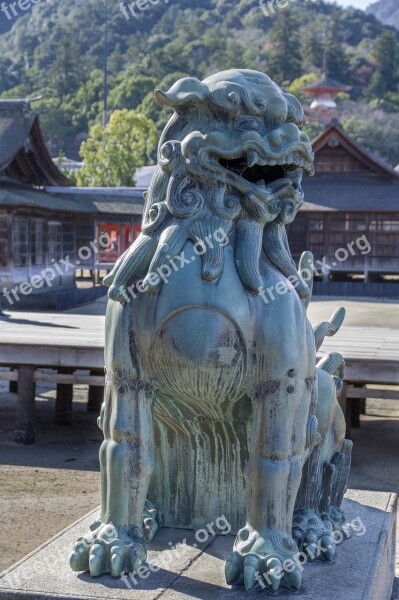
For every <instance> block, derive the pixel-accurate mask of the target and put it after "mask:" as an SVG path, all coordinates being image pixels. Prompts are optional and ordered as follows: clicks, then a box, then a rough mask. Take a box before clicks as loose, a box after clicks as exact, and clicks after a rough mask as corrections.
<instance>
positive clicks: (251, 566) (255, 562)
mask: <svg viewBox="0 0 399 600" xmlns="http://www.w3.org/2000/svg"><path fill="white" fill-rule="evenodd" d="M259 563H260V560H259V559H258V558H257V557H256V556H247V557H246V559H245V563H244V586H245V589H246V590H247V592H250V591H251V590H253V589H255V587H256V586H257V585H259V578H260V574H259Z"/></svg>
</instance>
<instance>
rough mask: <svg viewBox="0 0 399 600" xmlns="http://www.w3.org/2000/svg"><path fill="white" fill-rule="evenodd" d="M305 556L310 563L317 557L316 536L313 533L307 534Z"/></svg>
mask: <svg viewBox="0 0 399 600" xmlns="http://www.w3.org/2000/svg"><path fill="white" fill-rule="evenodd" d="M306 554H307V555H308V556H309V560H311V561H313V560H315V559H316V558H318V556H319V548H318V546H317V535H316V534H315V533H308V534H307V536H306Z"/></svg>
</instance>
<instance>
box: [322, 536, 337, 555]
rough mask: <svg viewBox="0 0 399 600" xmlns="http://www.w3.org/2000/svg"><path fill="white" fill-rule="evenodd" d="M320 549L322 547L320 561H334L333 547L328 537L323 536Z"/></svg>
mask: <svg viewBox="0 0 399 600" xmlns="http://www.w3.org/2000/svg"><path fill="white" fill-rule="evenodd" d="M321 547H322V553H321V557H320V558H321V559H322V560H334V556H335V546H334V544H333V541H332V539H331V537H330V536H329V535H324V536H323V537H322V538H321Z"/></svg>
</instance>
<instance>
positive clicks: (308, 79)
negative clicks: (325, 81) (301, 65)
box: [286, 73, 320, 102]
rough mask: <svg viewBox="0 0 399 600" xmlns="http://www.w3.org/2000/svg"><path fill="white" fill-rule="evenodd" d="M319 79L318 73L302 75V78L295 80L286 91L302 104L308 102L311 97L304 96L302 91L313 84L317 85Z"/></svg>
mask: <svg viewBox="0 0 399 600" xmlns="http://www.w3.org/2000/svg"><path fill="white" fill-rule="evenodd" d="M319 78H320V76H319V75H318V74H317V73H305V75H301V77H298V78H297V79H294V81H292V82H291V83H290V85H289V86H287V88H286V91H287V92H288V93H289V94H293V95H294V96H296V97H297V98H298V100H299V101H300V102H306V101H307V100H309V95H308V94H304V93H303V92H301V90H302V89H303V88H306V87H308V86H309V85H311V84H312V83H315V82H316V81H317V80H318V79H319Z"/></svg>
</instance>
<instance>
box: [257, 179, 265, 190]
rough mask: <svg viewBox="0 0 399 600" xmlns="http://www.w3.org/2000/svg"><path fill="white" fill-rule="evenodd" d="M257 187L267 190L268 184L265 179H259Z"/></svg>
mask: <svg viewBox="0 0 399 600" xmlns="http://www.w3.org/2000/svg"><path fill="white" fill-rule="evenodd" d="M256 185H257V186H258V187H262V188H265V189H266V183H265V180H264V179H259V181H257V182H256Z"/></svg>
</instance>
